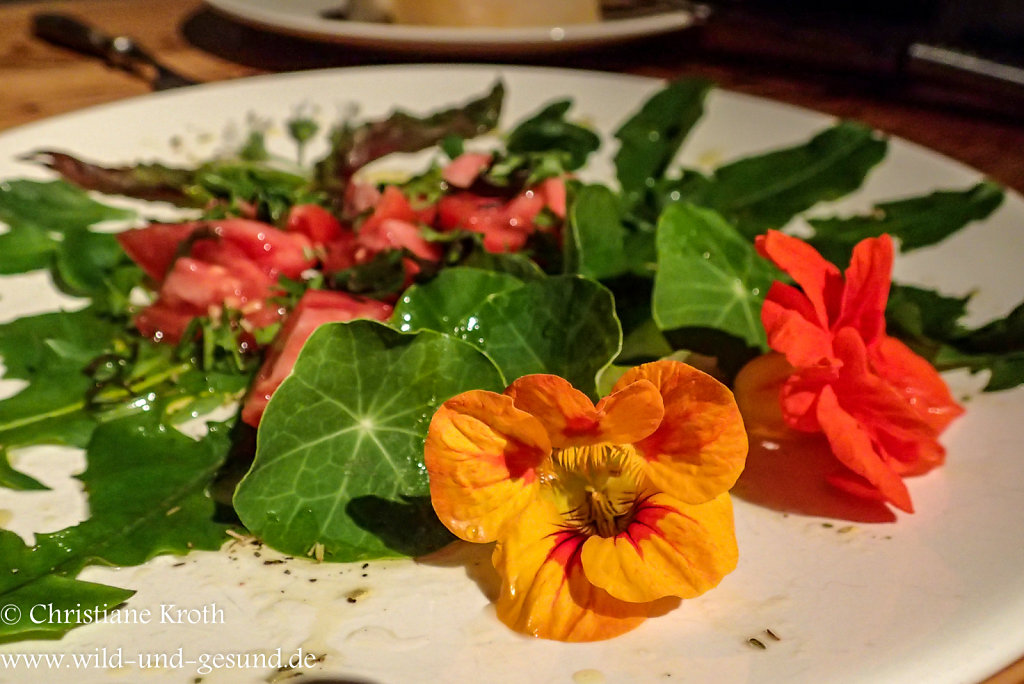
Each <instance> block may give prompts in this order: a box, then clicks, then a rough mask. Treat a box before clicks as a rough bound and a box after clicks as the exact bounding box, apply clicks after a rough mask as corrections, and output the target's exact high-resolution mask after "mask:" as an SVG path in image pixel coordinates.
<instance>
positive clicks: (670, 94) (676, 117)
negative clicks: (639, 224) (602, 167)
mask: <svg viewBox="0 0 1024 684" xmlns="http://www.w3.org/2000/svg"><path fill="white" fill-rule="evenodd" d="M710 90H711V83H710V82H708V81H704V80H700V79H691V80H683V81H675V82H674V83H670V84H669V85H668V86H666V87H665V88H664V89H662V90H660V91H659V92H657V93H655V94H654V96H653V97H651V98H650V99H648V100H647V102H645V103H644V104H643V106H642V107H641V108H640V110H639V111H638V112H637V113H636V114H634V115H633V116H632V117H630V118H629V119H628V120H627V121H626V122H625V123H624V124H622V126H621V127H619V129H618V130H617V131H616V132H615V137H616V138H618V140H619V143H620V145H619V150H618V152H616V154H615V169H616V176H617V178H618V180H619V185H620V186H621V187H622V189H623V191H624V193H625V195H626V201H627V204H634V203H636V202H637V201H639V199H640V198H641V197H642V195H643V193H644V191H645V189H646V188H648V187H649V185H650V183H651V182H652V181H654V180H655V179H658V178H661V177H662V176H664V175H665V171H666V170H667V169H668V167H669V164H671V163H672V160H673V159H675V156H676V154H677V153H678V152H679V148H680V147H681V146H682V144H683V141H684V140H685V139H686V136H687V135H689V133H690V130H691V129H692V128H693V126H694V125H695V124H696V123H697V121H698V120H699V119H700V117H701V116H703V115H704V100H705V98H706V97H707V94H708V92H709V91H710Z"/></svg>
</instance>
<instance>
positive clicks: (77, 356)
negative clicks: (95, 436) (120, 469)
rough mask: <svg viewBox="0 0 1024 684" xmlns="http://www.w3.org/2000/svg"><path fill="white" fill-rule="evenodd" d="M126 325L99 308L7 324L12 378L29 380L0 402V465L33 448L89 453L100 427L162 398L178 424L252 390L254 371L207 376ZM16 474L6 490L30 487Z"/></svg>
mask: <svg viewBox="0 0 1024 684" xmlns="http://www.w3.org/2000/svg"><path fill="white" fill-rule="evenodd" d="M123 325H124V324H123V322H121V321H119V320H117V319H112V318H110V317H108V316H105V315H104V314H103V313H102V312H100V311H98V310H97V309H95V308H93V307H88V308H86V309H82V310H80V311H75V312H54V313H47V314H40V315H37V316H28V317H25V318H21V319H17V320H15V321H12V322H10V323H7V324H4V325H0V356H2V357H3V361H4V364H5V365H6V366H7V373H6V377H7V378H10V379H18V380H28V381H29V384H28V385H27V386H26V387H24V388H23V389H22V390H21V391H19V392H17V393H16V394H14V395H13V396H11V397H8V398H6V399H3V400H0V460H3V461H4V463H5V464H7V460H6V457H7V452H9V451H10V450H12V449H15V448H18V447H24V446H29V445H33V444H64V445H69V446H78V447H83V446H85V445H86V443H87V442H88V441H89V438H90V436H91V435H92V433H93V430H94V429H95V427H96V425H97V424H98V423H99V422H100V421H103V420H110V419H113V418H116V417H118V416H120V415H123V414H124V413H126V412H127V413H131V412H137V411H143V410H149V409H151V408H155V406H154V404H155V402H156V400H157V398H164V399H166V400H168V402H169V403H168V404H167V405H166V406H162V407H161V408H163V409H165V410H166V411H168V412H173V413H174V415H170V416H169V417H170V418H171V419H172V420H173V419H176V418H178V417H184V415H183V414H184V413H185V412H187V411H190V410H193V409H195V408H196V407H199V406H206V407H209V408H212V407H213V406H215V405H223V404H224V403H225V402H226V401H227V400H230V399H237V398H238V395H239V394H240V393H241V392H242V391H243V390H244V388H245V387H246V386H247V379H248V377H249V376H248V375H247V374H246V372H241V371H240V372H236V373H232V374H227V373H218V372H214V371H203V370H200V369H198V368H195V367H194V365H193V364H192V363H191V362H189V361H182V360H180V359H178V358H176V356H175V352H176V350H175V349H174V348H173V347H169V346H167V345H158V344H153V343H150V342H148V341H145V340H141V339H138V338H133V337H125V331H124V329H123ZM115 351H116V352H117V353H114V352H115ZM98 361H102V362H104V363H102V364H100V363H97V362H98ZM106 365H109V366H110V370H111V372H112V375H111V376H110V377H108V378H104V377H102V372H103V369H104V368H106ZM87 371H90V372H87ZM97 383H100V384H101V385H102V386H99V385H98V384H97ZM4 472H6V477H5V476H4V475H3V473H4ZM12 473H16V471H11V469H10V468H9V467H8V468H3V467H2V466H0V484H5V483H6V484H11V485H13V486H15V487H18V488H23V487H24V486H26V485H27V484H29V483H28V481H27V480H25V479H23V478H18V477H16V475H15V474H12Z"/></svg>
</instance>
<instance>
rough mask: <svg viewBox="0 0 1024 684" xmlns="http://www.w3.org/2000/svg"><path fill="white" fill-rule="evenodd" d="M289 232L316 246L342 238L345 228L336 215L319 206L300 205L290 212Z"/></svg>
mask: <svg viewBox="0 0 1024 684" xmlns="http://www.w3.org/2000/svg"><path fill="white" fill-rule="evenodd" d="M287 228H288V232H290V233H300V234H302V235H305V236H306V237H307V238H309V240H310V242H312V243H313V244H314V245H326V244H328V243H330V242H333V241H334V240H337V239H338V238H340V237H341V234H342V232H343V231H344V228H343V227H342V225H341V222H340V221H339V220H338V219H337V218H335V216H334V214H332V213H331V212H329V211H327V210H326V209H324V208H323V207H321V206H320V205H318V204H299V205H296V206H294V207H292V208H291V211H289V212H288V223H287Z"/></svg>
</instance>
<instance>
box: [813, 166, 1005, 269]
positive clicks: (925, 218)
mask: <svg viewBox="0 0 1024 684" xmlns="http://www.w3.org/2000/svg"><path fill="white" fill-rule="evenodd" d="M1002 201H1003V190H1002V188H1000V187H999V186H998V185H996V184H995V183H990V182H982V183H978V184H977V185H975V186H974V187H973V188H970V189H968V190H963V191H958V192H957V191H939V192H933V193H931V194H929V195H925V196H923V197H912V198H909V199H902V200H897V201H894V202H883V203H880V204H876V205H875V207H874V211H872V212H871V213H870V214H868V215H867V216H854V217H851V218H812V219H809V223H810V224H811V226H813V227H814V237H812V238H810V239H809V240H808V242H809V243H810V244H811V245H813V246H814V247H815V248H816V249H817V250H818V251H819V252H821V254H822V256H824V257H825V258H826V259H828V260H829V261H831V262H832V263H834V264H835V265H836V266H838V267H840V268H845V267H846V266H847V265H848V264H849V263H850V256H851V254H852V253H853V247H854V245H856V244H857V243H858V242H860V241H861V240H863V239H865V238H869V237H878V236H879V235H882V234H883V233H888V234H889V235H892V236H893V237H894V238H896V239H898V240H899V241H900V248H901V249H902V251H904V252H909V251H911V250H913V249H918V248H919V247H925V246H928V245H932V244H935V243H937V242H940V241H941V240H944V239H945V238H947V237H949V236H950V235H952V234H953V233H955V232H956V231H958V230H960V229H961V228H963V227H964V226H966V225H967V224H968V223H970V222H971V221H979V220H981V219H983V218H986V217H987V216H988V215H989V214H991V213H992V212H993V211H995V210H996V208H997V207H998V206H999V205H1000V204H1001V203H1002Z"/></svg>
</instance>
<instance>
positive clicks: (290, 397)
mask: <svg viewBox="0 0 1024 684" xmlns="http://www.w3.org/2000/svg"><path fill="white" fill-rule="evenodd" d="M503 388H504V384H503V381H502V378H501V375H500V374H499V373H498V370H497V369H496V368H495V367H494V364H493V363H491V361H490V360H489V359H487V357H486V356H484V355H483V354H481V353H480V352H479V351H477V350H476V349H474V348H473V347H471V346H470V345H468V344H465V343H464V342H461V341H460V340H457V339H455V338H454V337H450V336H448V335H441V334H439V333H436V332H432V331H422V332H419V333H416V334H406V333H400V332H398V331H396V330H394V329H392V328H389V327H387V326H385V325H382V324H380V323H376V322H373V321H365V320H364V321H353V322H350V323H328V324H325V325H323V326H321V327H320V328H318V329H317V330H316V332H314V333H313V335H312V336H311V337H310V339H309V340H308V341H307V342H306V344H305V346H304V347H303V349H302V352H301V353H300V354H299V358H298V360H297V361H296V363H295V367H294V369H293V371H292V374H291V375H290V376H289V377H288V378H287V379H286V380H285V381H284V383H282V384H281V386H280V387H279V388H278V390H277V391H276V392H275V393H274V396H273V397H272V398H271V400H270V403H269V404H268V405H267V410H266V412H265V413H264V415H263V419H262V420H261V421H260V427H259V433H258V437H257V448H256V458H255V460H254V462H253V465H252V469H251V470H250V471H249V473H248V474H246V476H245V477H244V478H243V480H242V481H241V483H240V484H239V486H238V489H237V490H236V492H235V497H234V505H235V511H236V512H237V513H238V516H239V518H240V519H241V521H242V523H243V524H244V525H245V526H246V527H247V528H248V529H249V530H250V531H251V532H252V533H253V534H255V535H257V536H258V537H260V538H261V539H262V540H263V541H264V542H266V543H267V544H269V545H270V546H272V547H274V548H276V549H278V550H280V551H283V552H285V553H291V554H294V555H300V556H303V555H306V554H312V555H315V556H317V557H321V556H322V558H323V559H324V560H328V561H354V560H365V559H372V558H382V557H396V556H410V555H419V554H422V553H426V552H429V551H432V550H435V549H437V548H439V547H441V546H443V545H444V544H447V543H448V542H450V541H451V540H452V537H451V536H450V534H449V533H448V532H447V530H445V528H444V527H443V526H442V525H441V523H440V522H439V521H438V520H437V517H436V516H435V515H434V512H433V509H432V508H431V506H430V499H429V487H428V482H427V473H426V469H425V467H424V465H423V443H424V440H425V439H426V434H427V426H428V425H429V423H430V419H431V417H432V416H433V414H434V411H435V410H436V409H437V408H438V407H439V406H440V405H441V403H443V402H444V401H446V400H447V399H449V398H450V397H452V396H455V395H456V394H459V393H460V392H464V391H467V390H470V389H487V390H491V391H501V390H502V389H503Z"/></svg>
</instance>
